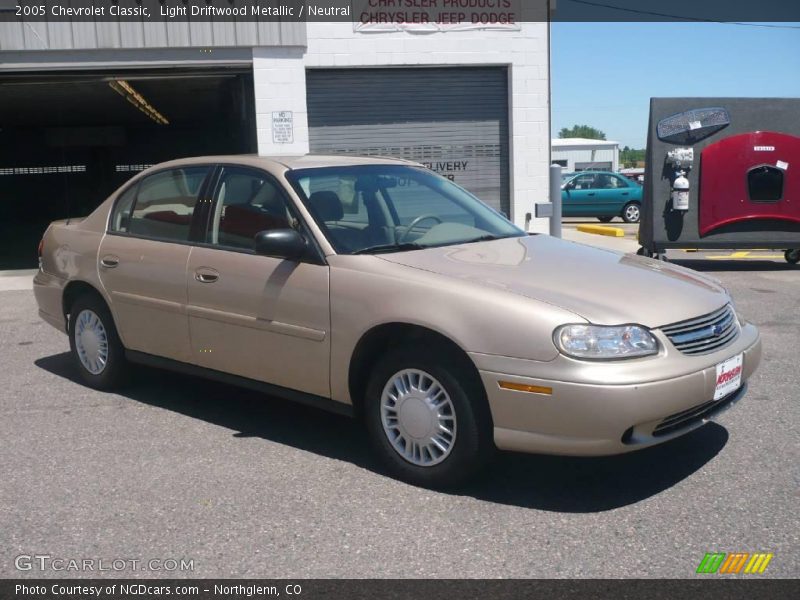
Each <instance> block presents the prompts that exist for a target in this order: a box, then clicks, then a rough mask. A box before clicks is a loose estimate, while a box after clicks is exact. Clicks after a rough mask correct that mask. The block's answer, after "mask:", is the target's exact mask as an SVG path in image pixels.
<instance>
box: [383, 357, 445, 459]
mask: <svg viewBox="0 0 800 600" xmlns="http://www.w3.org/2000/svg"><path fill="white" fill-rule="evenodd" d="M381 420H382V422H383V431H384V433H385V434H386V437H387V438H388V440H389V442H390V443H391V444H392V447H393V448H394V449H395V451H396V452H397V453H398V454H399V455H400V456H402V457H403V458H404V459H405V460H407V461H408V462H410V463H411V464H414V465H417V466H420V467H431V466H433V465H436V464H438V463H440V462H442V461H443V460H444V459H446V458H447V457H448V456H449V455H450V451H451V450H452V449H453V444H454V443H455V441H456V411H455V408H454V407H453V402H452V400H450V396H449V394H448V393H447V391H446V390H445V389H444V386H442V384H441V383H439V382H438V381H437V380H436V378H435V377H433V376H432V375H429V374H428V373H426V372H425V371H420V370H418V369H404V370H402V371H399V372H398V373H395V374H394V375H393V376H392V377H391V378H390V379H389V381H388V382H387V384H386V386H385V387H384V388H383V395H382V396H381Z"/></svg>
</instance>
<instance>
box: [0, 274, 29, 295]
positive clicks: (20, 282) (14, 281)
mask: <svg viewBox="0 0 800 600" xmlns="http://www.w3.org/2000/svg"><path fill="white" fill-rule="evenodd" d="M34 275H36V269H24V270H17V271H0V292H14V291H20V290H32V289H33V276H34Z"/></svg>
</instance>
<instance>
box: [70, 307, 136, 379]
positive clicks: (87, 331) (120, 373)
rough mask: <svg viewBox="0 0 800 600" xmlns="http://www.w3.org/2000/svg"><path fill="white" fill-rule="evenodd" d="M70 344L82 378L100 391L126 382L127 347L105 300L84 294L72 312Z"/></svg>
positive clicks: (71, 309) (72, 308)
mask: <svg viewBox="0 0 800 600" xmlns="http://www.w3.org/2000/svg"><path fill="white" fill-rule="evenodd" d="M69 346H70V349H71V350H72V357H73V359H74V361H75V364H76V366H77V368H78V372H79V373H80V374H81V378H82V379H83V380H84V381H85V382H86V383H87V384H88V385H89V386H91V387H93V388H95V389H98V390H109V389H113V388H115V387H117V386H119V385H120V384H122V383H123V382H124V381H125V376H126V375H127V366H128V365H127V362H126V360H125V349H124V348H123V346H122V343H121V342H120V339H119V336H118V335H117V330H116V327H114V319H113V318H112V317H111V312H110V311H109V310H108V307H107V306H106V304H105V302H104V301H103V300H102V299H101V298H100V297H99V296H97V295H95V294H84V295H82V296H80V297H79V298H78V299H77V300H76V301H75V302H73V304H72V306H71V307H70V311H69Z"/></svg>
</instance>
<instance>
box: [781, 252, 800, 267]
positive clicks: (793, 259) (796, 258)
mask: <svg viewBox="0 0 800 600" xmlns="http://www.w3.org/2000/svg"><path fill="white" fill-rule="evenodd" d="M783 258H785V259H786V262H787V263H789V264H790V265H796V264H797V263H798V262H800V249H792V250H787V251H786V252H784V253H783Z"/></svg>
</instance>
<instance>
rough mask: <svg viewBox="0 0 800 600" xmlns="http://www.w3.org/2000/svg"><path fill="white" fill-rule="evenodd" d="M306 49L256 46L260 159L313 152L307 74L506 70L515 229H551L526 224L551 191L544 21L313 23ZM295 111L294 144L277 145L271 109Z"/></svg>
mask: <svg viewBox="0 0 800 600" xmlns="http://www.w3.org/2000/svg"><path fill="white" fill-rule="evenodd" d="M307 33H308V47H307V49H302V48H255V49H254V50H253V68H254V73H255V89H256V112H257V124H258V150H259V153H260V154H302V153H306V152H308V148H309V143H308V121H307V115H308V113H307V109H306V95H305V69H307V68H330V67H351V68H352V67H373V66H414V65H425V66H448V65H458V66H464V65H476V66H477V65H483V66H486V65H501V66H508V67H509V71H510V77H511V81H510V95H511V98H510V99H509V102H510V104H509V107H510V117H511V118H510V125H511V132H510V135H511V195H512V197H511V210H512V215H511V216H512V219H513V220H514V222H515V223H517V225H519V226H521V227H527V228H528V230H530V231H547V228H548V224H547V220H546V219H539V220H537V219H534V220H533V221H531V222H530V223H528V222H526V220H525V215H526V214H527V213H533V204H534V203H535V202H546V201H547V194H548V175H547V170H548V154H549V144H550V123H549V115H548V80H547V77H548V72H549V67H548V64H547V48H548V44H549V40H548V25H547V23H524V24H522V25H521V26H520V30H519V31H461V32H437V33H425V34H422V33H408V32H402V31H400V32H391V33H359V32H354V31H353V26H352V24H350V23H308V32H307ZM278 110H292V111H294V122H295V132H294V143H293V144H274V143H273V141H272V112H273V111H278Z"/></svg>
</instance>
